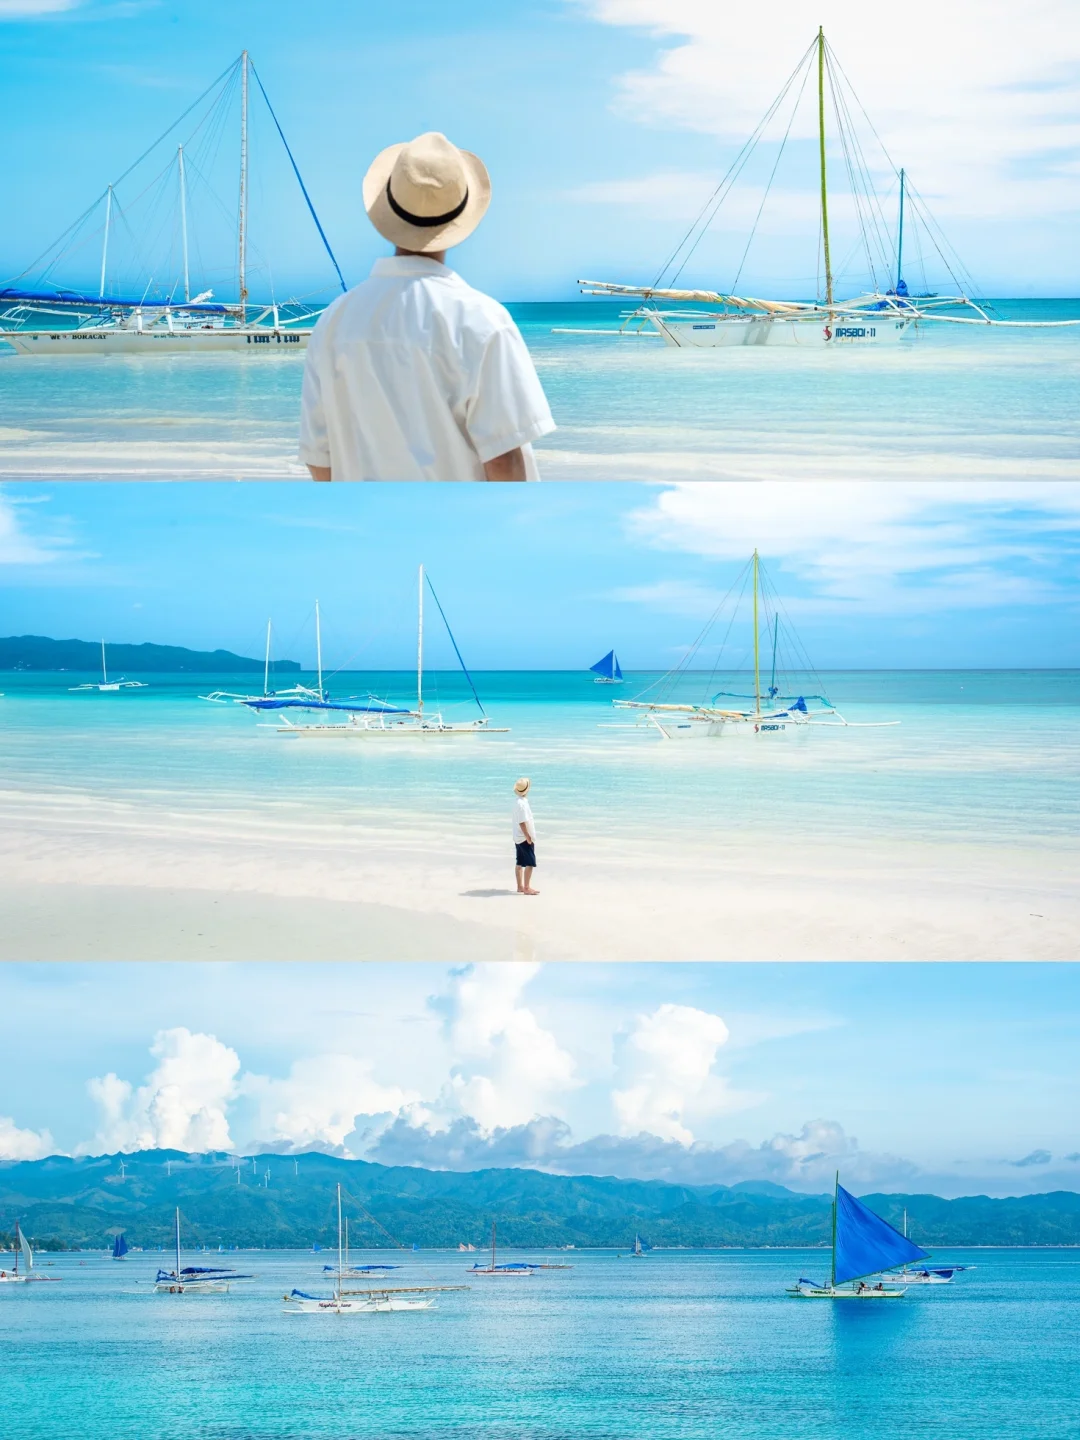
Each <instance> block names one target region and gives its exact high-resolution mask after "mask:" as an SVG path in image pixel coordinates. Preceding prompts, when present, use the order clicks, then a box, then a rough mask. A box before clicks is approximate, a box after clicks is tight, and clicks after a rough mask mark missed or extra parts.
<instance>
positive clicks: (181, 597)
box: [0, 482, 1080, 669]
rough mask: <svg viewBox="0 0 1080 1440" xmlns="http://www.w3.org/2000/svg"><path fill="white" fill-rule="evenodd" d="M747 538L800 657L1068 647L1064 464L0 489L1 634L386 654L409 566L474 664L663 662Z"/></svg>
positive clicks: (1078, 633) (396, 631)
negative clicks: (1038, 471)
mask: <svg viewBox="0 0 1080 1440" xmlns="http://www.w3.org/2000/svg"><path fill="white" fill-rule="evenodd" d="M755 545H756V546H757V547H758V548H759V549H760V551H761V554H762V556H763V558H764V560H765V562H766V564H767V566H768V568H769V571H770V573H771V575H772V578H773V580H774V582H775V584H776V587H777V589H778V591H779V593H780V595H781V597H782V598H783V600H784V602H785V606H786V608H787V611H788V613H789V615H790V616H791V618H792V620H793V622H794V624H795V626H796V628H797V629H798V632H799V634H800V636H801V637H802V639H803V641H804V642H805V644H806V646H807V649H808V651H809V653H810V655H811V656H812V658H813V660H814V662H815V664H816V665H817V666H818V667H819V668H821V669H830V668H834V667H838V668H862V667H869V668H885V669H888V668H907V667H920V666H930V667H945V668H948V667H953V666H960V667H980V666H989V667H995V666H998V667H1025V666H1043V667H1050V668H1057V667H1070V666H1077V665H1080V628H1078V626H1077V608H1078V607H1077V601H1078V578H1080V576H1078V563H1077V555H1078V546H1080V483H1078V484H1068V483H1059V484H1046V485H1035V484H1030V485H1026V486H1025V485H1024V484H1023V483H1015V484H1008V485H977V484H969V485H964V484H956V485H949V484H942V485H933V486H931V485H921V484H911V485H907V484H901V483H897V484H890V485H875V484H846V483H838V484H835V485H830V484H828V483H820V484H814V485H805V484H799V483H797V482H795V483H792V484H782V483H779V482H767V483H763V484H752V483H747V484H725V485H711V484H707V483H706V484H699V485H672V486H663V487H662V486H657V487H652V486H643V485H617V484H596V483H592V484H590V483H583V484H577V485H570V484H565V485H538V486H529V487H525V488H521V487H514V488H513V489H512V490H510V489H505V488H501V487H485V486H458V485H443V486H439V485H432V486H425V487H419V488H417V487H414V486H393V485H388V486H375V485H371V486H326V487H316V486H305V485H277V484H272V483H269V484H260V483H248V484H244V485H231V486H227V485H206V484H199V483H186V484H185V483H178V484H175V483H174V484H170V485H131V484H123V483H120V484H114V485H97V484H67V485H56V486H51V487H50V486H43V485H40V484H33V485H31V484H26V485H18V484H12V485H8V486H5V487H3V488H2V489H0V614H2V617H3V618H2V621H0V632H2V633H3V634H5V635H9V634H41V635H51V636H54V637H56V638H68V637H76V638H83V639H96V638H97V637H99V636H102V635H104V636H106V637H107V638H108V639H109V640H111V641H113V642H134V643H138V642H141V641H144V640H150V641H155V642H158V643H163V644H180V645H187V646H190V647H192V648H195V649H216V648H219V647H223V648H226V649H231V650H234V651H236V652H238V653H242V654H260V653H261V651H262V644H263V636H264V634H265V627H266V621H267V618H268V617H270V616H272V617H273V620H274V626H275V633H276V635H277V636H278V637H279V644H280V646H281V649H280V651H279V654H280V655H281V656H282V657H283V658H291V659H296V660H299V661H300V662H301V663H304V664H308V665H310V664H311V663H312V662H313V660H314V632H313V628H312V624H311V618H310V617H311V613H312V606H313V603H314V601H315V600H316V599H318V600H319V601H320V602H321V605H322V610H323V614H324V617H325V625H324V643H325V647H326V656H327V661H328V664H329V665H331V666H338V665H341V664H344V663H345V662H346V661H347V660H349V658H350V657H351V656H354V655H362V657H363V660H362V662H361V663H362V664H363V666H365V667H371V668H387V669H407V668H408V667H409V665H410V664H411V663H412V654H413V644H414V640H413V627H414V615H415V576H416V567H417V565H418V564H419V563H421V562H423V563H424V564H425V565H426V566H427V567H428V569H429V572H430V574H431V576H432V578H433V581H434V583H435V586H436V588H437V590H438V593H439V595H440V598H441V599H442V601H443V604H444V606H445V607H446V609H447V613H448V615H449V616H450V619H451V623H452V624H453V626H454V630H455V633H456V634H457V636H458V639H459V641H460V643H461V645H462V647H463V650H464V652H465V655H466V657H467V659H468V662H469V663H470V665H471V666H473V667H475V668H477V669H500V668H508V669H532V668H536V669H560V668H569V669H579V668H582V667H583V666H584V665H586V664H588V663H591V661H592V660H593V659H595V658H596V656H597V655H599V654H602V653H603V652H604V651H606V650H607V649H608V648H610V646H611V645H615V646H616V648H617V649H618V651H619V654H620V656H621V657H622V660H623V663H624V665H626V666H627V667H628V668H636V669H649V668H657V667H659V668H667V666H668V665H669V664H671V663H672V662H673V661H674V660H675V659H676V658H678V656H679V654H680V651H681V647H683V646H685V645H687V644H689V643H690V642H691V641H692V640H693V639H694V637H695V636H696V634H697V632H698V630H699V628H700V626H701V624H702V622H703V621H704V620H705V619H706V618H707V617H708V616H709V614H710V613H711V612H712V610H713V609H714V608H715V606H716V605H717V604H718V603H719V601H720V600H721V598H722V597H723V595H724V594H725V593H726V591H727V590H728V587H729V586H730V585H731V583H732V581H733V580H734V578H735V576H736V575H737V574H738V572H739V571H740V569H741V568H742V566H743V565H744V564H745V561H746V559H747V557H748V556H749V554H750V552H751V551H752V549H753V548H754V547H755ZM440 647H441V648H440ZM430 660H431V663H432V664H433V665H434V666H436V667H438V666H442V665H445V666H450V667H452V666H453V664H454V662H453V657H452V655H451V654H450V652H449V649H448V647H447V646H446V644H445V641H443V640H442V639H441V638H440V636H439V634H438V631H437V628H436V630H435V632H434V633H433V635H432V649H431V651H430Z"/></svg>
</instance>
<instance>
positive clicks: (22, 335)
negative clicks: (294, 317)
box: [0, 325, 311, 355]
mask: <svg viewBox="0 0 1080 1440" xmlns="http://www.w3.org/2000/svg"><path fill="white" fill-rule="evenodd" d="M310 334H311V331H310V329H305V330H299V329H297V330H292V329H289V330H281V329H278V330H271V329H268V328H266V327H263V326H260V327H259V328H258V329H257V330H256V329H247V330H245V329H243V328H241V327H240V326H236V327H230V326H220V327H216V328H213V329H206V330H195V329H191V330H188V329H178V330H168V329H166V328H165V327H164V326H162V327H160V328H158V327H156V326H155V327H154V328H153V329H151V330H135V329H121V328H120V327H110V326H104V325H103V326H100V327H96V328H87V329H85V330H0V341H4V342H6V343H7V344H8V345H10V346H11V347H12V348H13V349H14V350H15V351H16V352H17V353H18V354H19V355H217V354H220V353H225V352H228V353H243V354H248V355H270V354H273V355H277V354H280V353H282V352H288V351H290V350H303V349H305V348H306V347H307V342H308V337H309V336H310Z"/></svg>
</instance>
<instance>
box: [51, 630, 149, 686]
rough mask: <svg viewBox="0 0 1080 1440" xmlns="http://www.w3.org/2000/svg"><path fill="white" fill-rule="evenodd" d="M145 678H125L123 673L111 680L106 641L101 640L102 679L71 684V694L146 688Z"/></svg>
mask: <svg viewBox="0 0 1080 1440" xmlns="http://www.w3.org/2000/svg"><path fill="white" fill-rule="evenodd" d="M146 688H147V684H146V681H145V680H125V679H124V677H123V676H122V675H121V676H120V678H119V680H110V679H109V671H108V667H107V666H106V664H105V641H104V640H102V642H101V679H100V680H87V681H86V682H85V683H84V684H82V685H69V686H68V690H69V691H70V693H71V694H73V695H77V694H79V693H81V692H86V691H90V690H94V691H96V692H97V693H98V694H99V695H111V694H114V693H115V692H116V691H118V690H145V689H146Z"/></svg>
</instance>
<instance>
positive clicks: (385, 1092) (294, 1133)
mask: <svg viewBox="0 0 1080 1440" xmlns="http://www.w3.org/2000/svg"><path fill="white" fill-rule="evenodd" d="M371 1072H372V1066H371V1063H370V1062H369V1061H367V1060H362V1059H359V1058H358V1057H357V1056H355V1055H313V1056H309V1057H308V1058H306V1059H303V1060H297V1061H295V1062H294V1063H293V1065H292V1066H291V1068H290V1070H289V1073H288V1075H287V1076H286V1077H285V1078H284V1079H272V1078H270V1077H269V1076H266V1075H253V1074H247V1075H244V1077H243V1078H242V1080H241V1081H240V1086H239V1090H240V1093H241V1094H242V1095H244V1096H246V1097H248V1098H249V1099H251V1100H252V1101H253V1102H254V1104H255V1107H256V1115H255V1118H254V1120H253V1122H252V1135H251V1138H250V1142H249V1143H250V1145H251V1146H253V1147H257V1148H264V1147H265V1148H268V1149H293V1150H303V1149H307V1148H309V1147H314V1148H317V1149H320V1150H327V1149H330V1150H334V1151H337V1152H338V1153H339V1154H345V1153H347V1151H346V1146H345V1139H346V1137H347V1136H348V1135H350V1134H351V1133H352V1131H353V1129H354V1128H355V1125H356V1120H357V1117H358V1116H363V1117H364V1118H365V1119H367V1120H371V1119H373V1118H375V1117H380V1118H382V1119H383V1121H384V1122H387V1121H390V1120H392V1119H393V1117H394V1116H395V1115H396V1114H397V1113H398V1112H399V1111H400V1110H401V1109H402V1107H403V1106H406V1105H409V1104H412V1103H414V1102H415V1101H417V1100H419V1098H420V1097H419V1095H418V1094H417V1093H416V1092H415V1091H410V1090H403V1089H401V1088H400V1087H399V1086H396V1085H381V1084H379V1082H378V1081H377V1080H375V1079H374V1078H373V1076H372V1073H371Z"/></svg>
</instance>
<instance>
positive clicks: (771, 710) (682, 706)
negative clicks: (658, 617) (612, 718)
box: [612, 550, 899, 740]
mask: <svg viewBox="0 0 1080 1440" xmlns="http://www.w3.org/2000/svg"><path fill="white" fill-rule="evenodd" d="M747 588H749V590H750V596H751V645H752V653H753V683H754V689H753V693H752V694H746V693H739V692H738V691H732V690H718V691H716V692H715V693H713V694H709V693H708V692H709V690H711V688H712V684H713V682H714V677H715V676H716V674H717V672H718V671H719V670H720V668H721V667H720V662H721V659H722V658H723V653H724V645H725V644H726V642H727V640H728V639H729V638H730V636H731V635H732V632H733V630H734V629H735V622H736V620H737V618H738V609H739V604H740V601H741V600H743V599H744V597H745V591H746V590H747ZM780 609H781V606H780V600H779V597H778V596H777V594H776V592H775V590H774V589H773V587H772V585H771V584H768V583H767V577H766V575H765V568H764V566H763V565H762V563H761V560H760V557H759V555H758V552H757V551H756V550H755V551H754V553H753V555H752V556H751V557H750V560H749V562H748V564H747V565H746V566H745V567H744V568H743V570H742V572H741V573H740V575H739V577H738V578H737V579H736V581H735V584H734V585H733V586H732V588H731V590H730V591H729V592H728V594H727V595H726V596H725V597H724V599H723V600H722V601H721V602H720V604H719V605H718V606H717V608H716V610H714V612H713V614H712V615H711V616H710V618H709V620H708V621H707V623H706V624H705V626H704V628H703V629H702V631H701V633H700V635H699V636H698V638H697V640H696V641H695V642H694V644H693V645H692V646H690V648H689V649H688V650H687V652H686V654H685V655H684V656H683V658H682V660H681V661H680V663H679V664H678V665H677V666H676V667H675V669H673V670H669V671H668V673H667V674H666V675H664V676H662V677H661V679H660V680H658V681H656V682H654V683H653V684H652V685H650V686H648V687H647V689H646V690H644V691H643V692H642V693H641V695H639V696H638V697H637V698H636V699H634V700H613V701H612V705H613V706H614V707H615V709H617V710H627V711H635V712H637V714H638V720H637V723H638V724H639V725H647V726H649V727H651V728H652V729H654V730H656V731H657V733H658V734H660V735H662V736H663V738H664V739H665V740H707V739H717V738H719V737H720V736H722V735H729V734H734V735H740V734H741V735H766V736H776V735H781V734H784V733H785V732H788V731H792V730H798V729H801V728H803V727H805V726H807V725H841V726H844V727H847V728H852V727H858V728H861V729H867V728H873V729H877V728H880V727H882V726H886V725H896V724H899V721H896V720H881V721H852V720H846V719H845V718H844V716H843V715H841V714H840V712H839V711H838V710H837V708H836V706H835V705H834V704H833V703H832V701H831V700H830V699H829V698H828V696H826V695H825V694H823V693H821V689H822V687H821V682H820V680H819V679H818V677H817V675H816V673H815V672H814V670H813V668H812V666H811V664H810V661H809V659H808V658H807V657H806V653H805V651H804V649H803V647H802V644H801V642H800V641H799V640H798V637H797V636H796V635H795V633H794V629H793V627H792V626H791V625H790V624H785V626H784V631H783V641H784V644H785V647H786V648H787V649H788V650H789V652H790V654H789V656H788V658H787V660H786V661H785V657H784V656H783V655H782V653H781V648H780V647H781V635H782V632H781V627H780ZM762 612H764V613H762ZM722 616H726V617H727V619H728V624H727V627H726V633H725V636H724V641H723V642H722V643H721V646H720V649H719V652H718V653H717V656H716V658H715V660H714V661H713V663H712V665H711V667H710V671H709V676H708V680H707V682H706V684H707V689H706V693H705V696H704V697H703V698H702V700H701V701H700V702H698V703H696V704H694V703H689V702H684V701H676V700H671V699H668V698H667V697H668V696H671V695H673V694H675V693H677V692H678V691H679V690H684V689H685V686H686V683H687V680H688V678H689V674H690V672H691V669H692V667H693V665H694V663H695V661H696V660H698V659H699V657H700V656H701V653H702V650H703V648H704V646H705V644H706V642H707V641H708V639H709V636H710V634H711V633H712V631H713V630H714V628H715V627H716V625H717V622H718V621H719V620H720V618H721V617H722ZM763 619H764V621H765V632H766V634H767V635H768V636H769V638H770V640H771V643H772V666H771V670H770V672H769V680H768V684H763V676H762V656H761V638H762V620H763ZM785 663H786V664H787V665H788V668H790V669H791V670H793V671H794V673H795V674H797V675H800V676H801V677H803V678H804V679H808V680H810V681H811V682H812V683H813V684H814V685H815V686H816V687H817V690H816V693H811V692H810V690H809V687H807V689H806V690H804V691H802V692H801V693H793V692H792V691H791V690H790V689H788V690H786V691H785V689H784V687H783V686H782V685H781V684H780V683H779V682H780V681H781V680H782V679H783V675H782V673H781V669H779V668H778V666H782V665H784V664H785ZM650 694H651V697H652V698H647V697H649V696H650Z"/></svg>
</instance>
